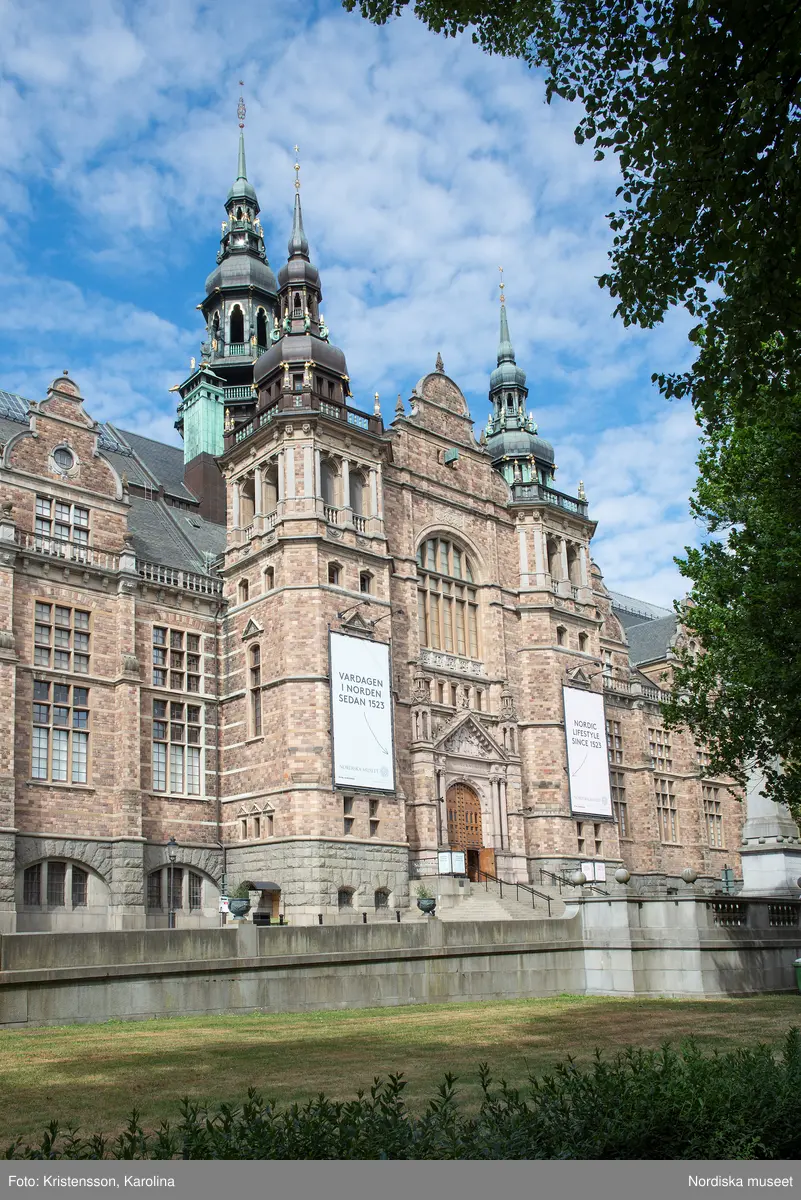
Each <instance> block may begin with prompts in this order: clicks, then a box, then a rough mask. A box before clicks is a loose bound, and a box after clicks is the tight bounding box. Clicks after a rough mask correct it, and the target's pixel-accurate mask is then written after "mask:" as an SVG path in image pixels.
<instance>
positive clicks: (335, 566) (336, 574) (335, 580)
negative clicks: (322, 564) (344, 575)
mask: <svg viewBox="0 0 801 1200" xmlns="http://www.w3.org/2000/svg"><path fill="white" fill-rule="evenodd" d="M341 571H342V568H341V567H340V565H339V563H336V562H330V563H329V564H328V582H329V583H332V584H334V586H335V587H338V586H339V580H340V578H341Z"/></svg>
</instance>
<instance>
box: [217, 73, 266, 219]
mask: <svg viewBox="0 0 801 1200" xmlns="http://www.w3.org/2000/svg"><path fill="white" fill-rule="evenodd" d="M245 112H246V109H245V101H244V100H243V98H242V97H241V96H240V97H239V104H238V106H237V110H236V114H237V116H238V117H239V156H238V159H237V164H236V179H235V180H234V183H233V186H232V187H231V190H230V191H229V193H228V199H227V200H226V202H225V204H226V208H227V207H228V205H229V204H230V203H231V201H232V200H249V201H250V203H251V204H253V205H254V206H255V209H256V212H257V213H258V211H259V202H258V200H257V198H256V189H255V188H254V186H253V184H252V183H248V173H247V167H246V166H245Z"/></svg>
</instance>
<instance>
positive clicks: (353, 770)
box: [330, 633, 395, 792]
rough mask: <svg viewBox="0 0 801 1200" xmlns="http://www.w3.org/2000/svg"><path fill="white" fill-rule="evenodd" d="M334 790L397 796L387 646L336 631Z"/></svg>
mask: <svg viewBox="0 0 801 1200" xmlns="http://www.w3.org/2000/svg"><path fill="white" fill-rule="evenodd" d="M330 645H331V734H332V738H333V759H334V786H335V787H357V788H360V789H362V790H364V791H370V792H394V790H395V749H394V745H393V736H392V732H393V731H392V681H391V678H390V665H389V646H388V645H386V643H384V642H369V641H367V640H366V639H364V638H358V637H348V636H346V635H345V634H342V633H332V634H331V639H330Z"/></svg>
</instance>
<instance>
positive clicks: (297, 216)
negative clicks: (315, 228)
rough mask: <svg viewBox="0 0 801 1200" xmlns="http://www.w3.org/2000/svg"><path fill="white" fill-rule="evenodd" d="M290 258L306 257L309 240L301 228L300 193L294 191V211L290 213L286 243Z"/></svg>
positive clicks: (307, 255)
mask: <svg viewBox="0 0 801 1200" xmlns="http://www.w3.org/2000/svg"><path fill="white" fill-rule="evenodd" d="M287 249H288V250H289V257H290V258H308V257H309V240H308V238H307V237H306V234H305V231H304V229H303V212H302V211H301V207H300V195H299V193H298V192H295V211H294V213H293V215H292V233H291V234H290V237H289V241H288V243H287Z"/></svg>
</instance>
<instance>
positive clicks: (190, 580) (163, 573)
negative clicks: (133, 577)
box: [137, 562, 223, 596]
mask: <svg viewBox="0 0 801 1200" xmlns="http://www.w3.org/2000/svg"><path fill="white" fill-rule="evenodd" d="M137 566H138V570H139V575H140V577H141V578H142V579H144V580H145V581H146V582H147V583H153V584H158V585H159V586H160V587H173V588H181V589H182V590H183V591H185V592H197V593H199V594H200V595H202V596H221V595H222V587H223V583H222V580H221V579H218V578H217V577H216V576H214V575H198V574H197V573H196V572H194V571H182V570H179V569H178V568H177V567H165V566H162V565H161V563H151V562H140V563H138V564H137Z"/></svg>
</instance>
